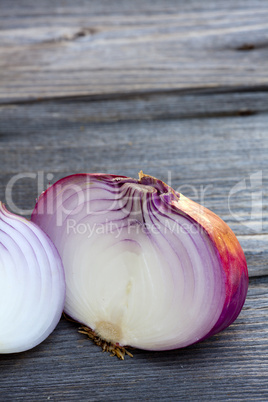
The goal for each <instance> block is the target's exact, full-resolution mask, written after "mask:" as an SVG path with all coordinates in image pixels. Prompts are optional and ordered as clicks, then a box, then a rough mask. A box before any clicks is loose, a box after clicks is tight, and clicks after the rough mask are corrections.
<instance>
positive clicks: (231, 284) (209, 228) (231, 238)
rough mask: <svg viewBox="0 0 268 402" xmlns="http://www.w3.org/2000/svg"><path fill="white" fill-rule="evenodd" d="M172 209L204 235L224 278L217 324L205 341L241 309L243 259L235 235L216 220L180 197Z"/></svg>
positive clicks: (244, 293)
mask: <svg viewBox="0 0 268 402" xmlns="http://www.w3.org/2000/svg"><path fill="white" fill-rule="evenodd" d="M172 205H174V206H175V207H176V208H178V209H179V210H180V211H182V212H183V213H184V214H186V215H187V216H188V217H189V218H192V219H193V220H194V221H195V222H197V223H198V224H199V225H200V226H202V228H203V229H204V230H205V231H206V232H207V234H208V236H209V238H210V239H211V242H212V243H213V245H214V247H215V250H216V251H217V253H218V258H219V259H220V261H221V265H222V269H223V272H224V274H225V288H226V292H225V294H226V296H225V302H224V307H223V310H222V313H221V315H220V317H219V319H218V321H217V322H216V324H215V325H214V327H213V328H212V329H211V331H210V332H209V333H208V334H207V335H206V336H205V338H208V337H210V336H212V335H214V334H216V333H218V332H220V331H222V330H223V329H225V328H227V327H228V326H229V325H230V324H232V322H234V320H235V319H236V318H237V316H238V314H239V313H240V311H241V309H242V307H243V305H244V302H245V299H246V296H247V290H248V270H247V263H246V258H245V255H244V252H243V250H242V248H241V246H240V244H239V242H238V240H237V238H236V236H235V234H234V233H233V231H232V230H231V229H230V227H229V226H228V225H227V224H226V223H225V222H224V221H223V220H222V219H221V218H220V217H219V216H217V215H216V214H214V213H213V212H212V211H210V210H209V209H207V208H205V207H203V206H201V205H199V204H197V203H196V202H194V201H192V200H190V199H189V198H187V197H185V196H184V195H182V194H180V196H179V200H178V201H174V202H173V203H172ZM205 338H203V339H205Z"/></svg>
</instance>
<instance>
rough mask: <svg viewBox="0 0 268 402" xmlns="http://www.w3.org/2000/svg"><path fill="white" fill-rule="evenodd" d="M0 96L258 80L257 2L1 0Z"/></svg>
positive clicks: (262, 58)
mask: <svg viewBox="0 0 268 402" xmlns="http://www.w3.org/2000/svg"><path fill="white" fill-rule="evenodd" d="M0 7H1V9H0V16H1V17H0V23H1V30H0V88H1V90H0V101H1V102H10V101H15V100H16V101H20V100H27V99H39V98H47V97H48V98H51V97H66V96H77V95H80V96H81V95H87V96H88V95H99V94H106V95H107V94H125V93H130V92H138V93H140V92H145V93H146V92H148V91H149V92H150V91H152V90H153V91H167V90H174V89H189V88H216V89H217V88H218V87H231V88H235V87H238V86H240V87H249V88H251V87H254V86H256V85H260V86H263V85H264V86H266V87H267V85H268V77H267V70H268V59H267V43H268V42H267V32H268V25H267V20H268V7H267V3H266V2H263V1H254V2H253V1H236V2H233V1H231V0H228V1H224V2H223V1H218V2H217V3H215V2H213V1H206V2H204V3H203V2H199V1H197V0H196V1H190V2H187V4H185V2H184V1H167V2H164V1H157V2H151V1H148V2H142V1H141V0H138V1H135V2H131V1H130V0H128V1H126V0H125V1H118V2H112V4H111V2H107V1H101V2H99V1H96V0H95V1H91V2H84V1H82V0H79V1H77V2H70V1H62V2H61V3H60V5H59V4H58V3H57V2H52V1H49V2H46V3H43V2H34V1H33V0H27V1H24V2H23V7H22V6H21V2H20V1H19V0H17V1H7V0H6V1H1V6H0Z"/></svg>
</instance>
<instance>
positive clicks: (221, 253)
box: [32, 172, 249, 342]
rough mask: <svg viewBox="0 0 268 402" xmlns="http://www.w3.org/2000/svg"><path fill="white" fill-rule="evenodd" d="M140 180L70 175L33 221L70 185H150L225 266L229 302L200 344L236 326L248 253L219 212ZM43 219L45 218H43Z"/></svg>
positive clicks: (152, 181) (148, 179) (145, 178)
mask: <svg viewBox="0 0 268 402" xmlns="http://www.w3.org/2000/svg"><path fill="white" fill-rule="evenodd" d="M139 176H140V177H139V179H133V178H129V177H126V176H117V175H111V174H102V173H96V174H89V173H81V174H75V175H71V176H67V177H65V178H63V179H61V180H59V181H58V182H56V183H55V184H54V185H53V186H52V187H50V188H49V189H47V190H46V191H45V192H44V193H42V194H41V196H40V197H39V199H38V202H37V203H36V206H35V208H34V211H33V214H32V220H33V221H34V222H35V223H37V224H39V219H40V220H43V218H42V215H44V213H45V214H46V212H44V211H46V210H47V205H48V202H49V201H48V198H49V195H50V194H51V188H53V187H54V189H55V192H54V194H56V193H57V187H58V188H61V187H62V186H64V185H66V184H67V183H74V184H76V183H81V182H82V181H83V180H84V181H85V182H89V181H102V182H104V183H106V184H111V185H112V186H119V187H120V186H121V185H123V184H124V183H133V184H136V185H142V186H150V187H154V188H155V190H156V191H155V193H153V194H152V195H151V196H152V198H153V202H154V204H155V206H156V207H157V206H158V205H160V204H161V207H162V208H164V209H166V210H167V211H169V212H172V213H174V214H177V215H182V216H184V217H186V218H187V219H188V220H189V221H190V222H192V223H195V224H196V225H198V226H199V228H200V229H201V230H203V231H204V232H205V233H206V234H207V235H208V237H209V239H210V241H211V244H212V246H213V247H214V249H215V253H216V255H217V257H218V260H219V262H220V265H221V267H222V272H223V277H224V280H225V301H224V305H223V309H222V312H221V314H220V316H219V318H218V321H217V322H216V324H215V325H214V327H213V328H212V329H211V330H210V331H209V333H207V334H206V336H204V337H203V338H202V339H199V340H198V342H199V341H201V340H203V339H206V338H208V337H210V336H212V335H214V334H216V333H218V332H220V331H222V330H223V329H225V328H227V327H228V326H229V325H230V324H232V323H233V322H234V321H235V319H236V318H237V316H238V315H239V313H240V311H241V309H242V307H243V305H244V302H245V299H246V295H247V290H248V281H249V280H248V270H247V263H246V259H245V255H244V252H243V250H242V248H241V246H240V244H239V242H238V240H237V238H236V236H235V234H234V233H233V231H232V230H231V229H230V227H229V226H228V225H227V224H226V223H225V222H224V221H223V220H222V219H221V218H220V217H219V216H217V215H216V214H215V213H213V212H212V211H210V210H209V209H207V208H205V207H203V206H201V205H199V204H197V203H196V202H194V201H192V200H190V199H189V198H187V197H185V196H184V195H182V194H181V193H178V192H176V191H175V190H173V189H172V188H171V187H170V186H168V185H167V184H165V183H164V182H162V181H161V180H158V179H156V178H154V177H152V176H148V175H144V174H143V173H142V172H141V173H140V175H139ZM40 217H41V218H40Z"/></svg>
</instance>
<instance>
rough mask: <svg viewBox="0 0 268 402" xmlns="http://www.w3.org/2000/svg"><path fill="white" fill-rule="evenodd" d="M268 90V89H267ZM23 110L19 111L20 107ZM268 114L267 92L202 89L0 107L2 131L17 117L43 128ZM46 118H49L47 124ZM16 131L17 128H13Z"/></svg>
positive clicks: (257, 89)
mask: <svg viewBox="0 0 268 402" xmlns="http://www.w3.org/2000/svg"><path fill="white" fill-rule="evenodd" d="M267 89H268V87H267ZM29 105H30V107H29ZM17 106H20V107H17ZM267 111H268V91H265V90H264V88H263V89H261V88H256V89H255V90H252V91H249V90H243V89H242V88H236V89H235V90H234V89H233V90H232V91H230V90H228V89H225V90H224V89H221V90H220V91H219V90H218V91H216V90H215V89H214V90H208V89H202V90H191V91H190V90H185V91H182V90H181V91H170V92H158V93H147V94H144V93H140V94H128V95H122V94H121V95H118V96H109V97H105V96H98V97H74V98H64V99H57V100H46V101H40V100H39V101H38V100H37V101H33V102H31V101H30V102H27V101H22V102H19V103H17V104H16V103H13V102H11V103H9V104H5V105H0V118H1V127H2V130H4V129H5V128H7V129H10V127H9V121H10V119H11V118H13V116H14V113H15V114H16V120H17V121H18V123H17V125H19V124H20V121H21V119H25V118H27V119H29V118H32V119H33V123H37V119H39V118H41V119H42V124H51V122H52V121H54V120H55V118H56V119H60V118H62V119H63V118H65V119H66V122H68V123H69V124H70V123H74V122H76V123H79V122H80V123H81V125H83V124H84V123H109V122H118V121H125V120H127V121H131V120H135V121H136V120H157V119H158V120H163V119H181V118H197V117H199V118H201V117H205V118H209V117H225V116H251V115H254V114H257V113H264V112H267ZM45 117H47V118H48V121H47V122H46V119H45ZM14 129H15V126H14Z"/></svg>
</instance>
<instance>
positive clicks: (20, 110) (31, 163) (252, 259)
mask: <svg viewBox="0 0 268 402" xmlns="http://www.w3.org/2000/svg"><path fill="white" fill-rule="evenodd" d="M97 103H98V102H97ZM70 105H71V104H69V103H68V102H67V104H65V102H63V103H61V102H56V103H53V102H44V103H40V104H35V103H33V104H27V105H13V106H4V107H1V108H0V119H1V120H0V121H1V126H0V153H1V160H0V177H1V185H0V199H1V200H2V201H4V202H6V203H7V204H9V200H8V199H7V196H6V195H7V191H8V189H9V188H11V186H12V191H11V190H10V192H11V193H12V201H13V202H14V205H16V207H17V208H18V209H19V210H20V211H19V212H20V213H22V214H24V215H26V216H27V217H29V216H30V212H31V210H32V208H33V207H34V204H35V200H36V198H37V197H38V195H39V194H40V193H41V192H42V191H43V190H44V189H45V188H46V187H47V186H48V185H49V184H50V183H53V182H55V181H56V180H57V179H59V178H61V177H64V176H67V175H68V174H73V173H78V172H107V173H115V174H123V175H126V176H131V177H137V173H138V171H139V170H140V169H143V171H144V172H146V173H147V174H151V175H153V176H155V177H159V178H160V179H162V180H164V181H165V182H167V183H168V184H170V185H171V186H173V187H174V188H175V189H176V190H177V191H179V192H182V193H183V194H185V195H186V196H189V197H190V198H192V199H194V200H195V201H196V202H199V203H201V204H203V205H205V206H206V207H208V208H210V209H211V210H213V211H214V212H215V213H217V214H218V215H219V216H220V217H221V218H222V219H224V220H225V221H226V222H227V223H228V224H229V225H230V227H231V228H232V229H233V230H234V232H235V233H236V235H237V236H238V238H239V241H240V243H241V245H242V247H243V248H244V250H245V254H246V258H247V261H248V266H249V273H250V276H261V275H265V274H267V273H268V266H267V253H268V247H267V244H268V212H267V210H268V208H267V207H268V205H267V204H268V202H267V200H268V193H267V188H268V186H267V184H268V166H267V154H268V133H267V127H268V116H267V114H260V115H255V116H240V117H239V116H232V117H228V116H226V117H215V118H201V119H200V118H195V119H187V118H185V119H173V120H170V119H169V120H168V119H165V120H153V121H147V120H141V121H137V120H133V121H125V120H123V121H121V122H110V123H107V122H104V123H101V122H99V123H96V122H95V123H94V122H92V121H91V120H90V119H89V121H84V122H83V125H81V120H82V121H83V119H84V118H86V116H87V115H88V114H90V113H92V111H91V107H93V109H94V108H95V109H96V110H101V108H102V106H101V105H100V109H98V106H96V105H95V102H89V103H83V102H78V104H76V103H75V104H73V105H74V110H71V109H72V108H71V106H70ZM72 112H73V113H72ZM24 173H26V177H23V175H24ZM17 174H21V175H22V177H20V176H18V178H17V179H16V175H17ZM28 174H30V177H28V176H27V175H28ZM14 177H15V182H13V183H12V179H13V178H14ZM239 183H240V185H242V189H240V190H239V191H237V192H236V190H235V191H234V189H235V188H236V186H237V185H239ZM232 191H234V194H232ZM256 197H257V199H256ZM11 210H12V205H11ZM14 212H17V210H14Z"/></svg>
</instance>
